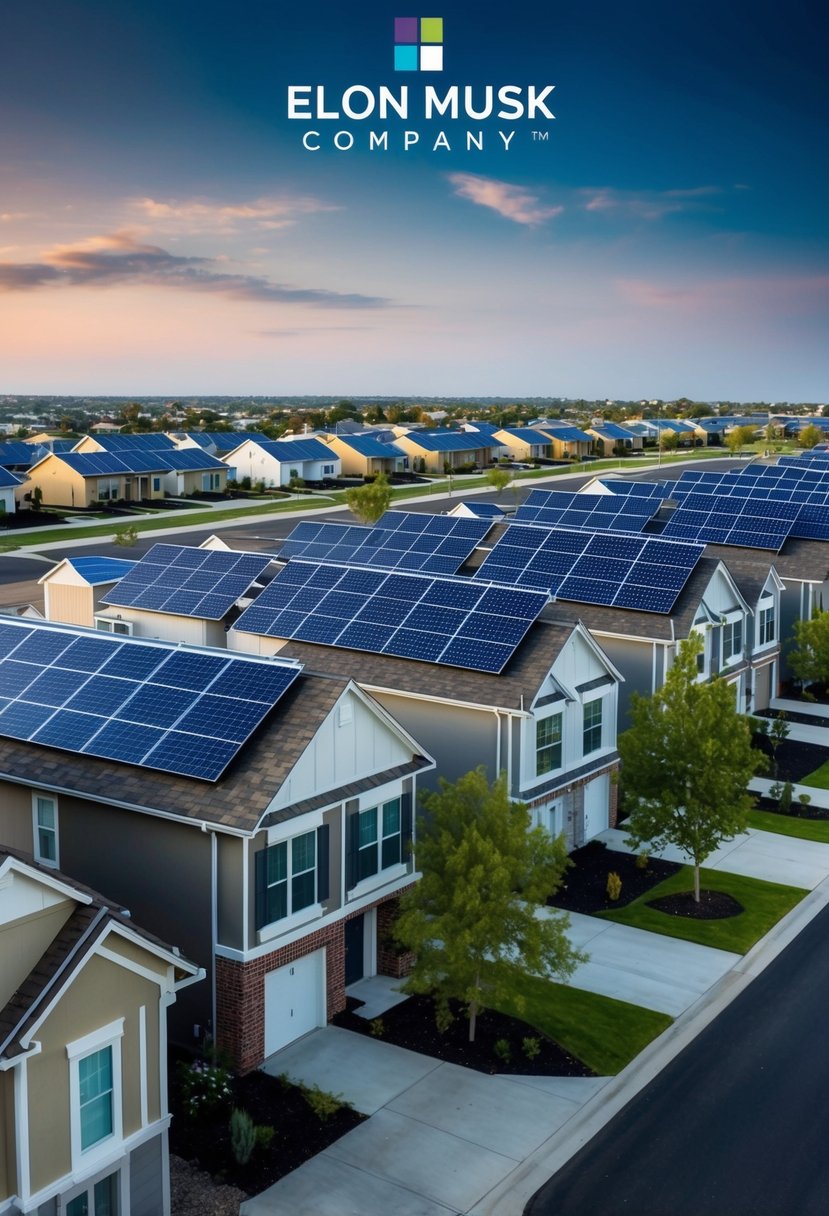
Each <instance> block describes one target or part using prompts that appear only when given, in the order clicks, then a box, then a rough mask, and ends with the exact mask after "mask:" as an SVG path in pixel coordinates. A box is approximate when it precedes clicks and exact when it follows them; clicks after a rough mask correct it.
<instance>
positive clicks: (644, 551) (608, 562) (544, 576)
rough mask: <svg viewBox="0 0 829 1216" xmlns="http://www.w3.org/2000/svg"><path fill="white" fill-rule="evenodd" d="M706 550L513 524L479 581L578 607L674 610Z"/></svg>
mask: <svg viewBox="0 0 829 1216" xmlns="http://www.w3.org/2000/svg"><path fill="white" fill-rule="evenodd" d="M703 552H704V546H703V545H701V544H682V543H678V542H676V541H669V540H662V539H661V538H659V537H643V536H630V535H628V536H625V535H622V534H621V533H609V532H608V533H603V534H602V533H595V532H587V531H581V532H579V531H575V530H570V529H563V528H556V529H550V528H542V527H539V526H537V525H534V524H512V525H511V526H510V527H509V528H508V529H507V530H506V532H505V533H504V535H503V536H502V537H500V538H499V540H498V541H497V542H496V544H495V545H494V546H493V549H492V552H491V553H490V554H489V556H488V557H487V558H486V560H485V561H484V563H483V565H482V566H481V567H480V569H479V570H478V571H477V573H476V577H477V578H488V579H495V580H498V581H499V582H504V583H508V584H510V585H513V586H522V587H544V588H547V589H548V590H549V591H550V592H552V593H553V594H554V595H556V596H557V598H558V599H563V600H574V601H576V602H577V603H584V604H604V605H607V606H613V607H616V608H635V609H638V610H639V611H641V612H670V611H671V608H672V607H673V605H674V603H675V601H676V599H677V596H678V595H679V593H680V591H681V590H682V588H683V587H684V586H685V584H686V582H687V581H688V578H689V576H690V574H691V572H692V570H693V569H694V567H695V566H696V564H697V562H698V561H699V559H700V557H701V556H702V554H703Z"/></svg>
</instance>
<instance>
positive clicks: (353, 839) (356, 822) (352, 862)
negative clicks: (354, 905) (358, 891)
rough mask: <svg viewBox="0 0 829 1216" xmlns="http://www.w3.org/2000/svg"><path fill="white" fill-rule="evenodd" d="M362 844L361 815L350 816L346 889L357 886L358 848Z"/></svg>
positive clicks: (346, 855)
mask: <svg viewBox="0 0 829 1216" xmlns="http://www.w3.org/2000/svg"><path fill="white" fill-rule="evenodd" d="M359 842H360V814H359V812H357V813H356V814H354V815H349V816H348V818H347V819H346V821H345V889H346V890H347V891H350V890H351V889H352V887H356V886H357V846H358V845H359Z"/></svg>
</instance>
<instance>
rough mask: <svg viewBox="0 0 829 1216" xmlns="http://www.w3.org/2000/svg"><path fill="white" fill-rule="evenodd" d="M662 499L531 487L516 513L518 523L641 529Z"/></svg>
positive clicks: (656, 509)
mask: <svg viewBox="0 0 829 1216" xmlns="http://www.w3.org/2000/svg"><path fill="white" fill-rule="evenodd" d="M660 502H661V500H660V499H658V498H654V497H649V496H646V495H639V494H637V495H628V496H626V497H623V496H621V495H620V496H619V497H618V498H617V497H616V496H615V495H613V494H577V493H575V492H573V493H567V492H566V491H561V490H531V491H530V494H529V496H528V498H527V501H526V502H525V503H524V504H523V505H522V506H520V507H519V508H518V510H517V511H516V513H515V516H514V517H513V518H514V519H515V521H516V522H517V523H539V524H544V525H545V526H549V527H554V526H555V525H556V524H560V525H562V526H563V527H571V528H593V529H596V528H598V529H601V530H605V529H607V530H609V531H616V532H641V530H642V529H643V528H644V526H645V524H646V523H647V522H648V520H649V519H651V518H652V517H653V516H654V515H655V514H656V512H657V511H658V510H659V507H660Z"/></svg>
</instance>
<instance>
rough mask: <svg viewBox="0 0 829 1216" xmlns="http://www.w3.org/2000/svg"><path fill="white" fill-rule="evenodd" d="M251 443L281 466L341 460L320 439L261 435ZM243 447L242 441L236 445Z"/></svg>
mask: <svg viewBox="0 0 829 1216" xmlns="http://www.w3.org/2000/svg"><path fill="white" fill-rule="evenodd" d="M251 442H253V443H255V444H256V445H257V447H260V448H261V449H262V451H263V452H267V454H268V455H269V456H272V457H273V459H274V460H278V461H279V462H280V463H281V464H290V462H291V461H304V460H339V456H338V455H337V453H336V452H332V451H331V449H330V448H329V447H327V446H326V445H325V444H324V443H323V442H322V441H321V440H320V439H265V438H264V437H263V436H261V435H260V436H258V437H257V438H255V439H253V440H252V441H251ZM241 446H242V444H241V441H240V442H239V443H238V444H236V445H235V447H241ZM234 450H235V448H234Z"/></svg>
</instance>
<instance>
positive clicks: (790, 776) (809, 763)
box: [760, 739, 827, 783]
mask: <svg viewBox="0 0 829 1216" xmlns="http://www.w3.org/2000/svg"><path fill="white" fill-rule="evenodd" d="M826 756H827V751H826V748H825V747H820V746H819V745H818V744H816V743H798V742H797V741H796V740H794V739H784V740H783V742H782V743H781V744H779V746H778V748H777V756H776V760H777V771H776V773H775V772H774V771H772V770H771V769H770V770H769V772H768V773H767V774H763V773H761V774H760V776H768V777H769V778H770V779H772V780H774V781H792V782H795V783H797V782H802V780H803V778H804V777H808V776H809V775H810V774H811V773H814V772H815V771H816V770H817V769H819V768H820V767H821V765H822V764H824V762H825V761H826Z"/></svg>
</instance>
